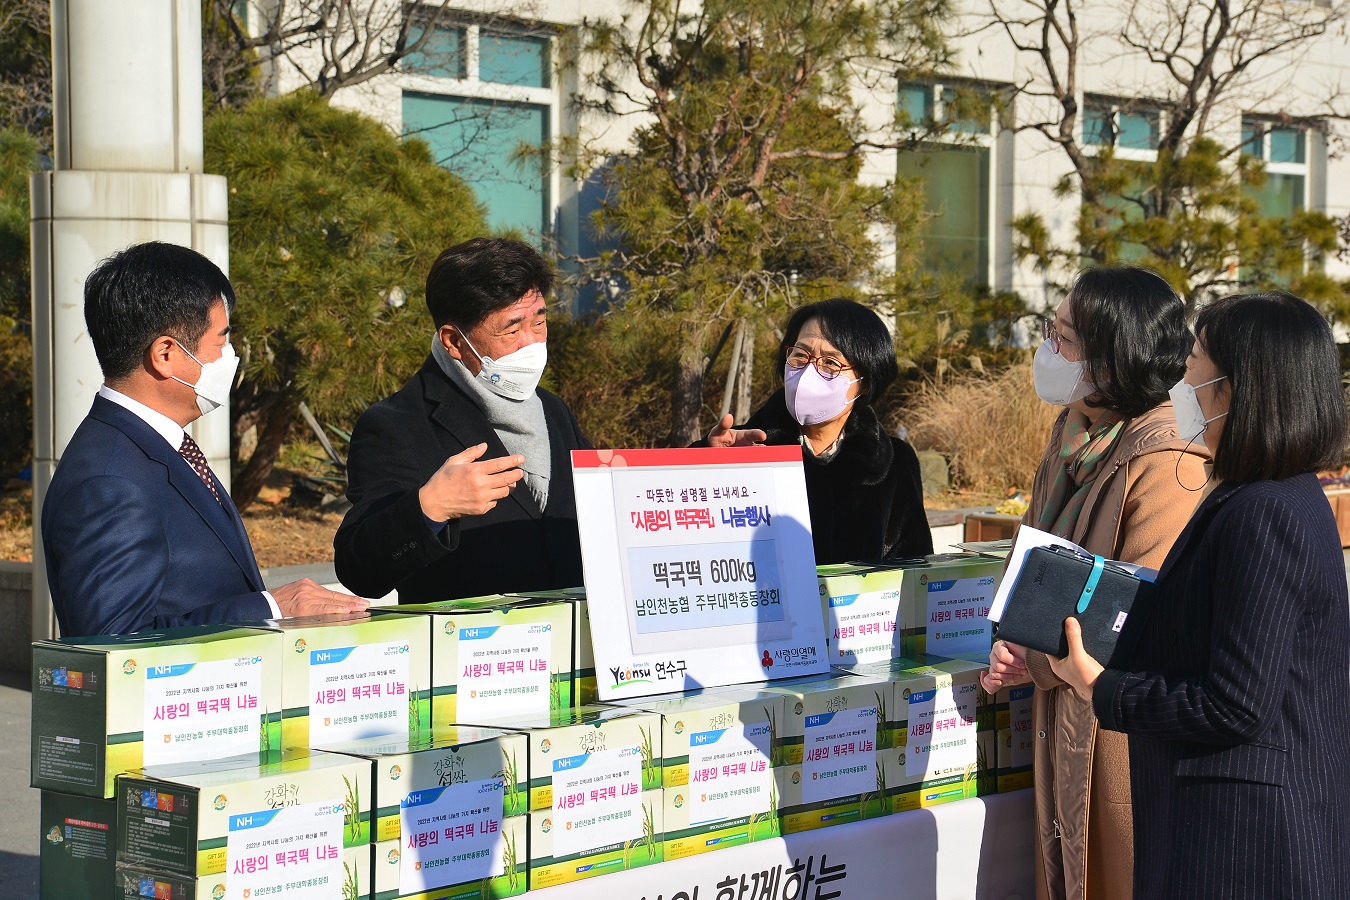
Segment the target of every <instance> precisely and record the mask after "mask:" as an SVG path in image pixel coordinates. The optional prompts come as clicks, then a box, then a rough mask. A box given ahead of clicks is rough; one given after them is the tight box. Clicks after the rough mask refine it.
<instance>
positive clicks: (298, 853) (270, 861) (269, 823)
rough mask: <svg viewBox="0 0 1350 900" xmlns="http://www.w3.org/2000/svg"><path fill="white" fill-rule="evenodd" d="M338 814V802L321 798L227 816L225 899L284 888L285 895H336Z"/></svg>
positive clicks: (323, 899)
mask: <svg viewBox="0 0 1350 900" xmlns="http://www.w3.org/2000/svg"><path fill="white" fill-rule="evenodd" d="M343 813H344V808H343V806H342V804H340V803H322V802H321V803H302V804H300V805H298V806H283V807H281V808H280V809H263V810H258V811H257V812H250V813H238V814H235V815H232V816H230V832H229V836H228V837H227V838H226V843H225V875H226V878H225V896H226V898H227V900H249V898H256V897H270V896H274V895H281V894H282V893H283V892H284V893H285V896H286V900H329V898H331V897H338V896H341V895H342V884H343V872H342V821H343Z"/></svg>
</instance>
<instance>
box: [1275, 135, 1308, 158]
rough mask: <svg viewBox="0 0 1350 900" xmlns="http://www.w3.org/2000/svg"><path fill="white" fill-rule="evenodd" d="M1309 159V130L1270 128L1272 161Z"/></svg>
mask: <svg viewBox="0 0 1350 900" xmlns="http://www.w3.org/2000/svg"><path fill="white" fill-rule="evenodd" d="M1307 160H1308V149H1307V132H1305V131H1304V130H1303V129H1302V128H1272V129H1271V130H1270V161H1271V162H1273V163H1300V164H1301V163H1305V162H1307Z"/></svg>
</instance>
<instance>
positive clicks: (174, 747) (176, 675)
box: [144, 656, 263, 766]
mask: <svg viewBox="0 0 1350 900" xmlns="http://www.w3.org/2000/svg"><path fill="white" fill-rule="evenodd" d="M262 670H263V665H262V658H261V657H254V656H245V657H239V658H238V659H219V660H210V661H207V662H198V663H182V664H179V665H171V666H150V667H149V668H148V669H146V670H145V725H144V734H145V745H144V746H145V764H146V765H147V766H155V765H162V764H165V763H180V762H189V761H194V760H203V759H224V758H225V757H227V756H240V755H243V754H248V753H257V752H258V745H259V743H260V740H261V734H260V727H261V726H260V724H259V723H260V721H261V719H260V718H259V717H260V716H261V715H262V713H263V710H262V709H261V708H260V707H259V703H260V702H261V698H262Z"/></svg>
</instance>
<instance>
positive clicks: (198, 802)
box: [114, 751, 371, 900]
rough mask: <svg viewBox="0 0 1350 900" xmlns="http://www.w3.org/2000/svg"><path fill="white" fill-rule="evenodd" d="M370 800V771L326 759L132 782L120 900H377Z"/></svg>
mask: <svg viewBox="0 0 1350 900" xmlns="http://www.w3.org/2000/svg"><path fill="white" fill-rule="evenodd" d="M370 795H371V790H370V763H369V761H367V760H363V759H354V758H352V757H348V756H339V755H337V754H331V753H321V752H317V751H316V752H312V753H311V752H307V751H288V752H287V753H286V754H284V755H283V757H282V759H281V761H279V762H273V763H268V764H266V765H263V766H253V767H250V768H232V767H230V764H229V763H228V761H219V760H217V761H214V762H208V763H199V764H192V763H181V764H177V765H173V766H155V767H150V768H147V769H145V770H142V771H140V772H135V773H131V774H127V775H122V776H120V777H119V778H118V781H117V795H116V797H115V798H114V799H115V801H116V803H117V833H118V837H117V876H116V883H117V889H118V891H120V893H118V894H116V896H118V897H122V896H124V895H125V896H131V897H136V896H151V897H160V896H168V897H172V898H175V900H176V898H179V897H184V898H190V900H217V898H220V897H224V896H230V897H269V896H273V895H276V896H280V895H282V894H299V895H300V896H304V893H302V892H304V891H310V892H312V893H313V895H314V896H341V897H344V898H346V900H352V898H356V900H363V898H369V897H370V853H371V847H370ZM160 885H163V886H164V887H163V889H162V890H161V888H160V887H159V886H160ZM146 886H150V887H152V888H153V890H154V891H156V892H155V893H150V894H144V893H137V892H140V891H143V889H144V888H145V887H146Z"/></svg>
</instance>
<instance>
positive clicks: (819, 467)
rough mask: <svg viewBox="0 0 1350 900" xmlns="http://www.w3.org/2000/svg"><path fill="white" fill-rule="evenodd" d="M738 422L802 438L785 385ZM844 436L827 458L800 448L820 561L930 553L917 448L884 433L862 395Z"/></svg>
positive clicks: (775, 440)
mask: <svg viewBox="0 0 1350 900" xmlns="http://www.w3.org/2000/svg"><path fill="white" fill-rule="evenodd" d="M740 427H742V428H760V429H763V431H764V432H765V434H767V435H768V437H767V438H766V439H765V443H766V444H783V445H787V444H799V443H801V435H802V432H801V426H799V425H798V424H797V421H796V420H795V419H793V418H792V415H791V414H790V413H789V412H788V409H787V401H786V400H785V399H784V394H783V392H782V391H781V390H780V391H779V392H778V393H776V394H774V395H773V396H772V397H770V398H769V402H768V403H765V404H764V406H763V407H761V408H760V409H759V410H758V411H756V412H755V414H754V415H752V416H751V417H750V421H748V422H746V423H745V424H744V425H743V426H740ZM842 437H843V440H842V441H841V442H840V444H839V451H838V452H837V453H836V454H835V455H834V456H833V457H831V458H830V460H829V462H821V461H820V460H819V459H816V458H815V457H814V456H812V455H811V454H810V453H809V452H806V451H805V450H803V453H802V455H803V457H804V462H805V467H806V499H807V502H808V504H809V505H810V508H811V539H812V541H813V542H814V544H815V547H816V564H817V565H826V564H829V563H842V562H848V561H850V560H868V561H871V560H879V559H888V558H895V557H902V556H923V555H926V554H929V553H932V552H933V535H932V532H930V531H929V530H928V517H927V516H926V515H925V514H924V511H923V481H922V479H921V478H920V476H919V458H918V456H916V455H915V453H914V448H912V447H910V446H909V444H907V443H905V442H904V441H902V440H900V439H899V438H897V437H892V436H890V435H888V434H886V432H885V431H883V430H882V428H881V422H880V421H879V420H878V419H877V414H876V413H875V412H873V411H872V407H870V406H867V405H866V404H863V403H858V402H855V403H854V405H853V411H852V412H851V413H850V414H849V417H848V421H847V422H845V423H844V433H843V435H842Z"/></svg>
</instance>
